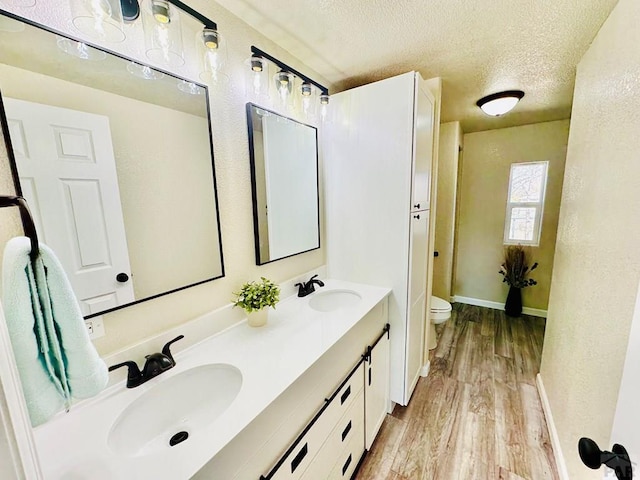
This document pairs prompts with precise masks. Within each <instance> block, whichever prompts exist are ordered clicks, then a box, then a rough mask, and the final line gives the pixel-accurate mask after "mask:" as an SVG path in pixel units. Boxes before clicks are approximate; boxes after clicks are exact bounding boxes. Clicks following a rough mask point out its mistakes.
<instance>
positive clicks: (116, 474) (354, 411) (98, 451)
mask: <svg viewBox="0 0 640 480" xmlns="http://www.w3.org/2000/svg"><path fill="white" fill-rule="evenodd" d="M388 294H389V289H386V288H380V287H372V286H367V285H361V284H355V283H350V282H343V281H339V280H328V281H326V286H325V287H324V288H322V289H319V291H317V292H315V293H313V294H311V295H309V296H308V297H305V298H298V297H296V296H295V295H292V296H290V297H288V298H286V299H284V300H283V301H281V302H280V303H279V304H278V306H277V309H275V310H272V311H270V313H269V321H268V323H267V325H266V326H265V327H262V328H258V329H256V328H251V327H249V326H248V325H247V324H246V322H241V323H239V324H237V325H234V326H232V327H231V328H228V329H227V330H225V331H223V332H221V333H219V334H217V335H214V336H211V337H209V338H205V339H203V340H202V341H200V342H198V343H196V344H195V345H193V346H191V347H189V348H187V349H185V350H183V351H181V352H179V353H177V354H175V356H174V358H175V367H173V368H171V369H170V370H168V371H166V372H164V373H162V374H160V375H158V376H157V377H155V378H152V379H150V380H148V381H146V382H145V383H144V384H142V385H140V386H137V387H135V388H126V386H125V382H120V383H118V384H116V385H113V386H111V387H109V388H108V389H107V390H105V391H104V392H103V393H102V394H101V395H99V396H98V397H96V398H93V399H91V400H86V401H83V402H80V403H79V404H77V405H74V406H73V408H72V410H71V412H70V413H68V414H65V413H60V414H58V416H56V417H55V418H54V419H53V420H51V421H50V422H48V423H46V424H44V425H42V426H40V427H37V428H36V429H34V434H35V441H36V444H37V446H38V447H39V448H38V452H39V455H40V462H41V465H42V468H43V470H44V477H45V478H47V479H51V480H57V479H60V480H66V479H69V480H70V479H79V478H92V479H95V480H100V479H110V480H113V479H128V478H158V479H162V478H166V479H173V480H175V479H187V478H225V479H227V478H228V479H231V478H238V479H248V478H255V479H256V480H257V479H259V478H265V479H271V478H273V479H282V478H287V479H293V478H309V479H313V478H323V479H324V478H350V476H351V474H352V473H353V471H354V470H355V468H356V466H357V464H358V462H359V460H360V458H361V457H362V455H363V453H364V452H365V448H368V447H369V446H370V444H371V442H372V441H373V438H374V437H375V434H376V433H377V430H378V429H379V427H380V425H381V422H382V419H383V418H384V415H385V414H386V412H387V410H388V408H389V399H388V337H389V332H388V327H386V325H387V300H386V297H387V295H388ZM343 423H344V425H343ZM61 438H64V441H60V439H61ZM343 457H344V458H343ZM314 460H315V461H314ZM305 472H306V473H305Z"/></svg>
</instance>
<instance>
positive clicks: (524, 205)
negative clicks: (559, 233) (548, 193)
mask: <svg viewBox="0 0 640 480" xmlns="http://www.w3.org/2000/svg"><path fill="white" fill-rule="evenodd" d="M548 167H549V162H528V163H512V164H511V174H510V175H509V195H508V197H507V216H506V221H505V225H504V243H505V244H514V243H521V244H523V245H538V244H539V243H540V230H541V224H542V210H543V208H544V193H545V189H546V186H547V169H548Z"/></svg>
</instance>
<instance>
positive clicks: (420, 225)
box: [324, 72, 435, 405]
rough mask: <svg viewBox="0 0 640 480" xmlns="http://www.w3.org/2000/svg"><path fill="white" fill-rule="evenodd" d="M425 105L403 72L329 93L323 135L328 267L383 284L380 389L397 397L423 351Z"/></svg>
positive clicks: (428, 137)
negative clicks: (385, 304)
mask: <svg viewBox="0 0 640 480" xmlns="http://www.w3.org/2000/svg"><path fill="white" fill-rule="evenodd" d="M434 106H435V100H434V97H433V96H432V95H431V93H430V92H429V90H428V88H427V86H426V84H425V81H424V80H423V79H422V77H421V76H420V75H419V74H418V73H416V72H410V73H406V74H403V75H399V76H396V77H392V78H389V79H386V80H382V81H379V82H376V83H372V84H369V85H364V86H362V87H358V88H354V89H352V90H347V91H345V92H341V93H338V94H336V95H332V96H331V110H332V121H331V123H330V124H329V125H328V126H327V128H326V134H325V136H324V139H325V145H324V148H325V154H324V168H325V179H324V180H325V181H324V185H325V204H326V231H327V265H328V268H329V275H330V276H331V277H333V278H339V279H344V280H351V281H355V282H362V283H369V284H376V285H381V286H389V287H390V288H392V289H393V292H392V294H391V296H390V298H389V323H390V324H391V345H390V393H391V400H392V401H394V402H396V403H399V404H401V405H406V404H407V403H408V402H409V399H410V398H411V394H412V392H413V390H414V388H415V385H416V383H417V381H418V378H419V375H420V370H421V367H422V353H423V350H424V336H425V332H424V328H425V319H426V318H427V316H426V308H427V305H428V302H427V300H428V291H429V292H430V289H428V288H427V278H428V275H427V266H428V260H429V254H430V252H429V249H428V245H429V223H430V222H429V215H430V203H431V202H430V199H431V188H430V187H431V165H432V156H433V142H434V118H435V107H434ZM429 296H430V295H429Z"/></svg>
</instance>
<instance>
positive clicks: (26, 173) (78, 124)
mask: <svg viewBox="0 0 640 480" xmlns="http://www.w3.org/2000/svg"><path fill="white" fill-rule="evenodd" d="M5 108H6V113H7V120H8V123H9V131H10V135H11V142H12V144H13V148H14V153H15V157H16V162H17V167H18V174H19V176H20V184H21V187H22V190H23V195H24V196H25V198H26V199H27V201H28V203H29V205H30V206H31V209H32V211H33V214H34V217H35V222H36V226H37V229H38V232H39V234H40V236H41V238H42V240H43V241H44V242H45V243H47V244H48V245H49V246H50V247H51V248H52V249H53V250H54V251H55V252H56V253H57V255H58V257H59V259H60V261H61V263H62V264H63V267H64V268H65V271H66V272H67V273H68V274H69V280H70V281H71V284H72V286H73V289H74V291H75V293H76V296H77V297H78V300H79V303H80V307H81V309H82V313H83V315H90V314H92V313H96V312H100V311H104V310H107V309H110V308H114V307H116V306H118V305H124V304H127V303H130V302H133V301H135V297H134V290H133V285H132V282H131V281H130V280H129V281H126V282H118V281H117V280H116V276H117V275H118V274H120V273H126V274H127V276H129V274H130V272H131V268H130V265H129V254H128V249H127V241H126V237H125V229H124V222H123V217H122V209H121V208H120V193H119V188H118V181H117V177H116V165H115V158H114V154H113V146H112V141H111V131H110V128H109V119H108V118H107V117H105V116H103V115H95V114H89V113H85V112H79V111H75V110H70V109H66V108H58V107H51V106H49V105H42V104H37V103H33V102H26V101H21V100H14V99H9V98H7V99H5ZM120 278H121V279H122V278H123V277H120Z"/></svg>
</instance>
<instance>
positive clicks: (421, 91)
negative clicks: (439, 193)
mask: <svg viewBox="0 0 640 480" xmlns="http://www.w3.org/2000/svg"><path fill="white" fill-rule="evenodd" d="M434 104H435V100H434V98H433V96H432V95H431V93H430V92H429V90H428V88H427V86H426V84H425V81H424V80H423V79H422V77H421V76H420V75H416V83H415V107H414V108H415V115H414V128H413V135H414V138H413V169H412V184H411V200H412V204H411V210H412V211H417V210H425V209H428V208H430V207H429V204H430V195H431V164H432V159H433V131H434V128H433V122H434V112H435V109H434Z"/></svg>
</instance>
